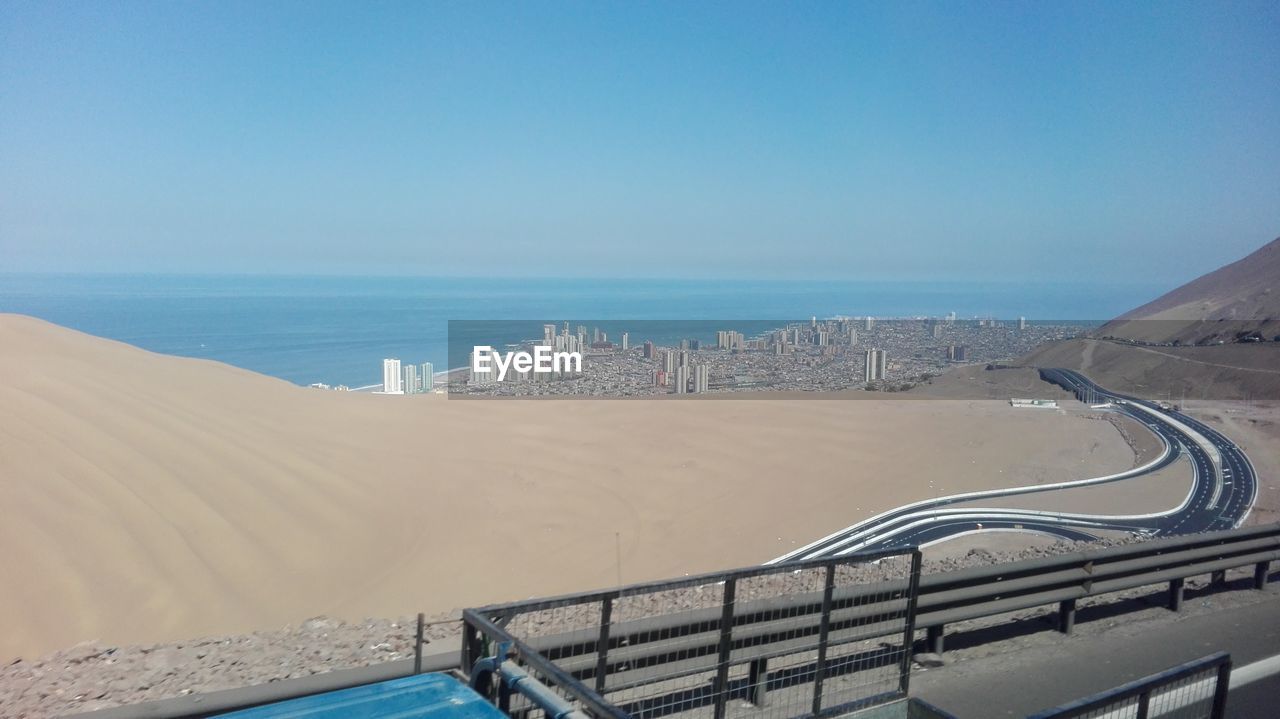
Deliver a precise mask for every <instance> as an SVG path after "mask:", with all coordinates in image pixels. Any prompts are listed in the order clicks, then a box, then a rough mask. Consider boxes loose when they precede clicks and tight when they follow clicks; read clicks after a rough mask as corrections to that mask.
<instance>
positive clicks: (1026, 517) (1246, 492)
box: [769, 369, 1257, 564]
mask: <svg viewBox="0 0 1280 719" xmlns="http://www.w3.org/2000/svg"><path fill="white" fill-rule="evenodd" d="M1040 376H1041V378H1042V379H1044V380H1045V381H1047V382H1052V383H1054V384H1057V385H1059V386H1061V387H1063V388H1065V389H1067V390H1068V391H1071V392H1073V393H1075V395H1076V397H1078V398H1080V399H1082V400H1084V399H1087V400H1089V401H1090V402H1091V403H1094V404H1106V405H1109V407H1108V409H1109V410H1111V411H1117V412H1123V413H1124V414H1127V415H1129V416H1130V417H1132V418H1134V419H1135V420H1137V421H1139V422H1141V423H1142V424H1143V425H1144V426H1146V427H1148V428H1150V429H1151V431H1152V432H1153V433H1154V434H1155V435H1156V437H1157V438H1159V439H1160V441H1161V443H1162V445H1163V448H1164V449H1163V452H1162V453H1161V455H1160V456H1159V457H1157V458H1156V459H1155V460H1154V461H1152V462H1149V463H1147V464H1145V465H1143V466H1141V467H1136V468H1134V469H1131V470H1128V471H1126V472H1121V473H1118V474H1114V475H1109V476H1106V477H1096V478H1092V479H1083V480H1079V481H1075V482H1063V483H1058V484H1049V485H1035V486H1027V487H1013V488H1007V489H997V490H988V491H984V492H969V493H966V494H956V495H950V496H947V497H942V498H939V499H932V500H926V501H923V502H916V503H913V504H909V505H906V506H903V507H898V508H897V509H893V510H890V511H888V512H885V513H883V514H880V515H877V516H875V517H872V518H870V519H867V520H864V521H862V522H859V523H858V524H855V525H853V526H851V527H846V528H845V529H842V530H840V531H839V532H836V533H834V534H832V535H830V536H827V537H824V538H822V539H820V540H818V541H816V542H813V543H812V544H809V545H808V546H805V547H801V548H800V549H797V550H795V551H793V552H789V553H788V554H785V555H783V556H781V557H778V558H777V559H774V560H772V561H771V562H769V564H774V563H777V562H784V561H790V560H795V559H813V558H818V557H830V556H839V555H843V554H849V553H851V552H856V551H863V550H876V549H891V548H900V547H909V546H923V545H927V544H933V543H936V542H941V541H944V540H947V539H952V538H954V537H957V536H960V535H962V534H972V533H974V532H983V531H1023V532H1035V533H1039V534H1047V535H1051V536H1054V537H1058V538H1061V539H1068V540H1087V539H1096V538H1097V535H1096V534H1093V532H1096V531H1123V532H1131V533H1135V534H1142V535H1146V536H1162V535H1164V536H1167V535H1174V534H1191V533H1194V532H1205V531H1209V530H1215V529H1230V528H1232V527H1236V526H1239V525H1240V523H1241V522H1243V521H1244V519H1245V517H1247V516H1248V514H1249V509H1250V507H1252V506H1253V501H1254V499H1255V498H1256V494H1257V478H1256V476H1255V474H1254V470H1253V465H1252V464H1250V463H1249V458H1248V457H1247V456H1245V454H1244V452H1243V451H1242V450H1241V449H1240V448H1239V447H1237V446H1236V445H1235V443H1234V442H1232V441H1231V440H1230V439H1228V438H1226V437H1225V436H1223V435H1222V434H1221V433H1220V432H1218V431H1216V430H1214V429H1213V428H1211V427H1209V426H1207V425H1205V424H1204V423H1203V422H1200V421H1198V420H1195V419H1192V418H1191V417H1188V416H1186V415H1184V414H1182V413H1180V412H1176V411H1167V410H1162V409H1161V408H1160V407H1159V405H1157V404H1156V403H1154V402H1150V401H1147V400H1144V399H1139V398H1136V397H1130V396H1128V395H1123V394H1119V393H1116V392H1110V391H1108V390H1105V389H1103V388H1102V387H1100V386H1098V385H1097V384H1095V383H1094V382H1093V381H1092V380H1090V379H1089V378H1088V377H1085V376H1084V375H1083V374H1080V373H1079V372H1076V371H1073V370H1067V369H1042V370H1040ZM1183 457H1185V458H1186V459H1188V460H1189V463H1190V466H1191V468H1192V472H1193V476H1194V478H1193V482H1192V487H1191V491H1190V492H1189V493H1188V494H1187V497H1186V499H1185V500H1184V501H1183V502H1182V504H1181V505H1180V506H1178V507H1176V508H1173V509H1169V510H1166V511H1162V512H1153V513H1151V514H1142V515H1108V514H1076V513H1069V512H1048V511H1037V510H1028V509H999V508H971V507H965V508H961V507H956V506H954V505H957V504H961V503H964V504H966V505H967V504H969V503H972V502H973V501H975V500H981V499H990V498H994V497H1010V496H1015V495H1020V494H1032V493H1038V492H1047V491H1052V490H1056V489H1066V488H1070V487H1081V486H1090V485H1097V484H1105V483H1110V482H1122V481H1125V480H1127V479H1132V478H1134V477H1140V476H1142V475H1145V474H1149V473H1151V472H1155V471H1157V470H1159V469H1163V468H1164V467H1167V466H1169V465H1171V464H1173V463H1174V462H1177V461H1178V460H1179V459H1180V458H1183Z"/></svg>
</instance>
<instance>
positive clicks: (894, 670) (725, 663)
mask: <svg viewBox="0 0 1280 719" xmlns="http://www.w3.org/2000/svg"><path fill="white" fill-rule="evenodd" d="M919 575H920V553H919V551H915V550H886V551H883V552H875V553H870V554H865V555H850V556H847V557H836V558H826V559H815V560H810V561H806V562H796V563H792V564H787V565H770V566H763V567H751V568H747V569H741V570H735V571H732V572H722V573H716V574H708V575H702V576H698V577H689V578H686V579H681V580H675V581H667V582H651V583H647V584H639V585H634V586H630V587H623V588H620V589H616V590H610V591H604V592H596V593H592V594H586V595H576V596H568V597H558V598H553V599H547V600H535V601H529V602H517V603H512V604H504V605H496V606H490V607H484V608H480V609H468V610H466V611H465V612H464V613H463V623H464V630H463V631H464V634H463V654H462V661H463V666H464V670H465V669H466V668H467V667H469V666H472V665H474V666H475V667H477V668H483V670H487V671H491V670H492V669H493V667H495V666H497V665H499V664H502V665H505V662H506V661H507V660H509V661H511V662H515V663H516V664H517V665H519V666H521V667H523V669H524V670H526V671H527V672H528V673H529V674H531V675H533V679H534V680H535V681H534V682H533V683H531V686H534V687H537V688H539V690H540V691H541V690H542V689H546V688H550V689H552V690H553V691H555V692H556V693H558V694H559V695H560V696H562V697H563V698H565V699H568V700H570V701H572V702H574V703H576V704H577V705H578V706H580V707H581V708H583V709H585V710H586V711H587V712H588V713H589V714H591V715H593V716H596V717H600V718H608V719H631V718H635V719H650V718H653V717H661V716H665V715H668V714H673V713H677V712H684V711H688V710H692V709H697V708H702V707H709V708H710V709H711V716H713V717H714V718H715V719H723V717H725V715H726V711H727V706H728V702H729V700H731V699H746V700H748V701H750V702H751V703H752V704H754V705H756V706H758V707H759V706H763V705H765V704H766V701H767V703H768V704H769V708H770V711H769V713H770V714H771V715H775V716H777V717H780V718H789V717H803V716H824V715H829V714H834V713H843V712H848V711H850V710H852V709H855V708H860V707H866V706H872V705H876V704H880V703H884V702H887V701H893V700H900V699H904V698H906V694H907V688H908V681H909V677H910V661H911V645H912V643H913V640H914V624H913V617H914V612H915V607H914V602H913V598H914V597H915V594H916V591H915V590H916V587H917V584H918V582H919ZM885 576H892V577H893V579H892V580H891V581H887V582H886V581H879V580H880V579H882V578H883V577H885ZM854 593H856V594H857V595H858V596H857V599H855V600H847V599H837V595H849V594H854ZM797 598H802V601H796V600H797ZM476 671H477V670H473V673H475V672H476ZM766 698H767V700H766ZM544 704H545V702H537V706H538V707H542V708H545V707H543V705H544ZM531 708H532V707H530V706H528V705H527V704H526V705H523V706H521V705H516V704H511V705H510V706H509V708H508V711H509V712H510V713H511V714H512V716H522V715H523V714H524V713H526V712H528V711H529V710H530V709H531Z"/></svg>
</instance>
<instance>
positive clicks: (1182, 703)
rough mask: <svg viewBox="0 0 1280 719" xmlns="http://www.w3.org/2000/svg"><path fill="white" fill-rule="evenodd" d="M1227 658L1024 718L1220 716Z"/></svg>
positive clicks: (1228, 664) (1199, 663)
mask: <svg viewBox="0 0 1280 719" xmlns="http://www.w3.org/2000/svg"><path fill="white" fill-rule="evenodd" d="M1230 681H1231V657H1230V655H1228V654H1226V653H1222V652H1220V653H1218V654H1213V655H1210V656H1207V657H1204V658H1203V659H1197V660H1195V661H1192V662H1187V663H1186V664H1182V665H1180V666H1176V667H1174V668H1172V669H1169V670H1167V671H1163V672H1160V673H1159V674H1153V675H1151V676H1149V677H1145V678H1143V679H1139V680H1137V681H1134V682H1130V683H1128V684H1125V685H1124V686H1120V687H1116V688H1115V689H1111V690H1109V691H1105V692H1102V693H1100V694H1095V695H1093V696H1091V697H1086V698H1084V699H1080V700H1079V701H1074V702H1071V703H1070V704H1065V705H1063V706H1060V707H1057V708H1055V709H1050V710H1048V711H1044V712H1040V713H1039V714H1034V715H1032V716H1031V717H1028V719H1076V718H1077V717H1080V718H1088V719H1103V717H1105V718H1106V719H1122V718H1123V719H1147V718H1148V717H1152V718H1153V719H1154V718H1155V717H1162V718H1164V719H1222V717H1224V716H1226V706H1227V689H1228V684H1229V683H1230Z"/></svg>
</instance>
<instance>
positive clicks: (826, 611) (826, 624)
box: [813, 561, 910, 714]
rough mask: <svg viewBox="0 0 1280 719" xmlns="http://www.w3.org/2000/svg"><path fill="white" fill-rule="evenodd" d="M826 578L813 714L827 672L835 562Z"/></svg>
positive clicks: (818, 706)
mask: <svg viewBox="0 0 1280 719" xmlns="http://www.w3.org/2000/svg"><path fill="white" fill-rule="evenodd" d="M826 577H827V578H826V581H825V582H824V583H823V585H824V586H823V588H822V619H821V623H820V624H819V625H818V627H819V628H818V661H817V662H816V663H815V664H814V665H813V713H814V714H819V713H821V712H822V680H823V677H824V676H825V675H826V672H827V636H828V635H829V633H830V631H831V595H832V593H833V592H834V590H835V586H836V563H835V561H832V562H830V563H828V564H827V573H826ZM907 651H910V649H908V650H907Z"/></svg>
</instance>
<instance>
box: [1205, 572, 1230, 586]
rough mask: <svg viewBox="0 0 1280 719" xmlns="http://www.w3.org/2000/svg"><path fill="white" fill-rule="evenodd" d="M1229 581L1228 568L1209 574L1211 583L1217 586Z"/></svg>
mask: <svg viewBox="0 0 1280 719" xmlns="http://www.w3.org/2000/svg"><path fill="white" fill-rule="evenodd" d="M1226 583H1227V570H1225V569H1219V570H1218V571H1216V572H1214V573H1213V574H1210V575H1209V584H1210V585H1212V586H1215V587H1219V586H1222V585H1223V584H1226Z"/></svg>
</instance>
